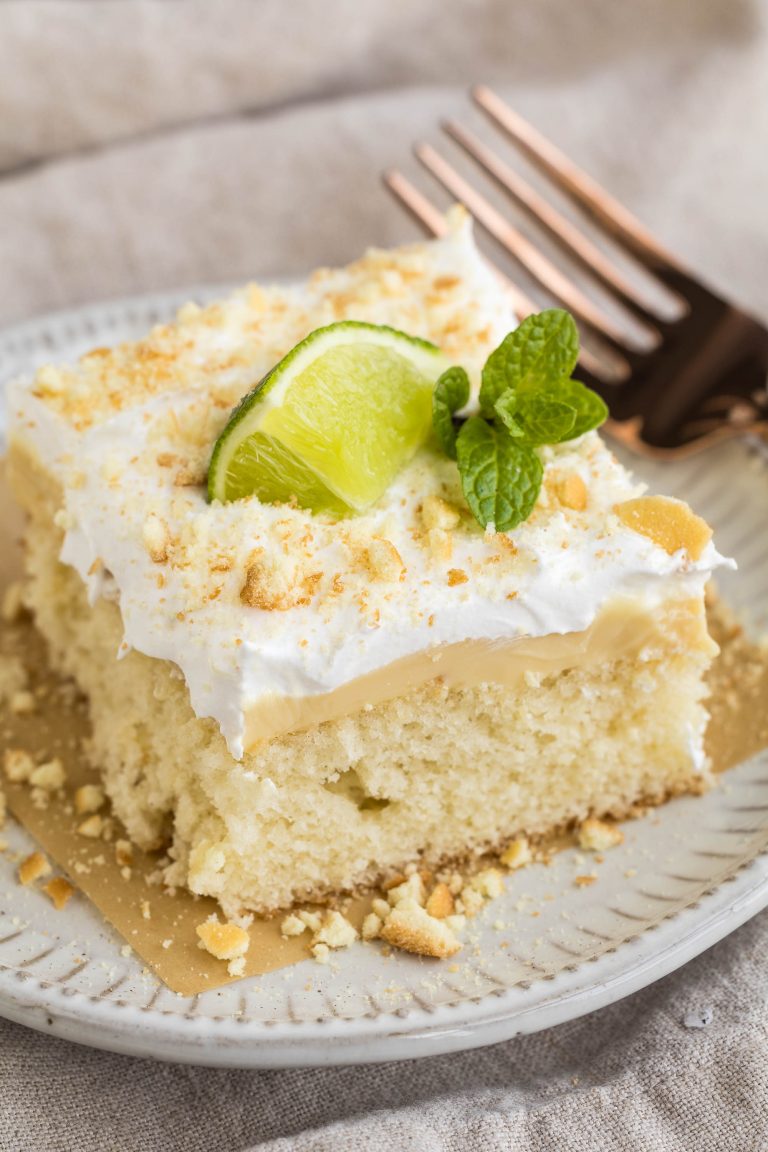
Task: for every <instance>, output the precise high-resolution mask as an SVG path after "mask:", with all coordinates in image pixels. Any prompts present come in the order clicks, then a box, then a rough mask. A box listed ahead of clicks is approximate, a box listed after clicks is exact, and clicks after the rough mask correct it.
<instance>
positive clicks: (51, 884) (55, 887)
mask: <svg viewBox="0 0 768 1152" xmlns="http://www.w3.org/2000/svg"><path fill="white" fill-rule="evenodd" d="M42 890H43V892H45V894H46V896H47V897H48V899H49V900H50V901H51V903H52V904H53V906H54V908H55V909H56V911H57V912H61V910H62V908H64V907H65V906H66V905H67V904H68V903H69V901H70V900H71V898H72V897H73V896H74V894H75V889H74V887H73V886H72V885H71V884H70V882H69V880H67V879H66V878H65V877H64V876H54V877H53V879H52V880H49V881H48V883H47V884H43V887H42Z"/></svg>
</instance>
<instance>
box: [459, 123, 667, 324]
mask: <svg viewBox="0 0 768 1152" xmlns="http://www.w3.org/2000/svg"><path fill="white" fill-rule="evenodd" d="M443 128H444V130H445V131H446V132H447V133H448V135H449V136H450V137H451V139H452V140H454V141H455V142H456V143H457V144H458V145H459V147H461V148H463V149H464V151H465V152H466V153H467V154H468V155H469V156H471V157H472V159H473V160H474V161H475V162H476V163H477V164H479V165H480V167H481V168H482V169H484V170H485V171H486V172H487V173H488V174H489V175H490V176H492V177H493V179H494V180H495V181H496V182H497V183H498V184H499V185H501V187H502V188H503V189H504V190H505V191H506V192H508V193H509V195H510V196H512V197H513V198H514V199H515V200H516V201H517V202H518V203H519V204H521V205H522V206H523V207H524V208H526V209H527V210H528V212H530V213H531V215H532V216H533V217H534V218H535V219H536V220H538V221H539V223H540V224H543V225H544V227H545V228H546V229H547V230H548V231H549V232H550V233H551V234H552V235H553V236H555V237H556V239H557V240H558V241H559V242H560V243H561V244H562V245H563V246H564V247H565V248H566V250H568V251H569V252H571V253H572V254H573V255H574V256H576V257H577V258H578V259H579V260H580V261H581V263H582V264H583V265H584V266H585V267H586V268H588V269H589V271H590V272H591V273H592V275H593V276H595V277H596V278H597V279H598V280H599V281H600V282H601V283H602V284H604V285H605V286H606V287H607V288H608V289H610V290H611V291H612V292H613V294H614V295H615V296H616V297H617V299H618V300H620V301H621V303H622V304H623V305H624V306H625V307H626V308H627V309H628V310H629V311H630V312H632V313H633V314H634V315H636V316H638V317H639V319H640V320H641V321H642V322H643V323H644V325H645V326H646V327H647V329H648V330H649V332H652V333H655V334H656V335H657V336H658V331H657V330H656V329H655V327H654V306H653V304H652V303H651V302H650V300H649V299H648V297H647V296H645V294H644V293H642V292H640V291H638V289H637V288H636V287H635V286H634V285H633V284H631V283H630V281H629V280H627V279H626V277H624V276H623V275H622V274H621V272H620V271H619V270H618V269H617V268H616V267H615V265H614V264H613V263H612V261H611V260H609V259H608V257H607V256H606V255H605V253H604V252H601V250H600V249H599V248H598V247H597V245H596V244H593V243H592V241H591V240H590V239H589V237H587V236H585V235H584V233H583V232H581V231H580V230H579V229H578V228H577V227H576V226H575V225H574V224H573V223H572V221H570V220H569V219H568V218H567V217H566V216H564V215H563V214H562V212H559V211H558V210H557V208H554V207H553V206H552V205H551V204H550V203H549V202H548V201H547V200H545V199H544V197H543V196H542V195H541V194H540V193H539V192H537V191H536V189H535V188H533V187H532V186H531V185H530V184H529V183H528V181H527V180H524V179H523V177H522V176H520V175H519V173H517V172H515V170H514V169H513V168H510V166H509V165H508V164H505V163H504V161H503V160H502V159H501V158H500V157H499V156H497V155H496V153H495V152H493V150H492V149H491V148H489V147H488V146H487V145H486V144H484V143H483V142H482V141H481V140H479V139H478V137H477V136H475V135H474V134H473V133H472V132H469V131H468V130H467V129H466V128H463V127H462V126H461V125H460V124H458V123H457V122H456V121H455V120H447V121H445V123H444V124H443Z"/></svg>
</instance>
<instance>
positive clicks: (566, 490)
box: [557, 472, 587, 512]
mask: <svg viewBox="0 0 768 1152" xmlns="http://www.w3.org/2000/svg"><path fill="white" fill-rule="evenodd" d="M557 495H558V498H559V500H560V503H561V504H562V505H563V507H564V508H571V509H572V510H573V511H574V512H583V511H584V510H585V508H586V507H587V486H586V484H585V483H584V481H583V480H582V478H581V476H579V474H578V473H577V472H571V473H570V475H568V476H566V477H565V479H564V480H561V481H560V483H559V485H558V488H557Z"/></svg>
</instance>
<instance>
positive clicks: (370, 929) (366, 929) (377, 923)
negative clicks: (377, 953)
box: [360, 911, 389, 940]
mask: <svg viewBox="0 0 768 1152" xmlns="http://www.w3.org/2000/svg"><path fill="white" fill-rule="evenodd" d="M387 915H389V911H387ZM382 923H383V921H382V919H381V917H380V916H377V915H376V913H375V912H369V913H368V915H367V916H366V917H365V918H364V919H363V923H362V927H361V929H360V935H361V936H362V938H363V940H375V939H376V937H377V936H378V935H379V933H380V932H381V925H382Z"/></svg>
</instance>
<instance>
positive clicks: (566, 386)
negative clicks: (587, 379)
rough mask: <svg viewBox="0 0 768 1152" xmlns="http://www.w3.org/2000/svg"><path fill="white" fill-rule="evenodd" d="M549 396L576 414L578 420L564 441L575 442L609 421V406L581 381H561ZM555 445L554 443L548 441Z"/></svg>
mask: <svg viewBox="0 0 768 1152" xmlns="http://www.w3.org/2000/svg"><path fill="white" fill-rule="evenodd" d="M548 395H549V396H551V397H552V398H553V399H556V400H557V401H559V402H560V403H561V404H567V405H568V407H570V408H573V409H574V411H575V413H576V420H575V423H574V425H573V427H572V428H571V430H570V432H569V433H568V435H567V436H566V437H564V439H566V440H575V439H576V437H577V436H583V435H584V433H585V432H591V431H592V429H593V428H599V427H600V425H601V424H604V423H605V421H606V420H607V419H608V415H609V413H608V405H607V404H606V403H605V401H604V400H603V399H601V397H600V396H598V394H597V392H593V391H592V389H591V388H587V386H586V384H582V383H581V381H580V380H560V381H559V382H558V383H557V385H556V386H555V387H554V388H552V389H551V390H550V391H548ZM548 443H554V441H548Z"/></svg>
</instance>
